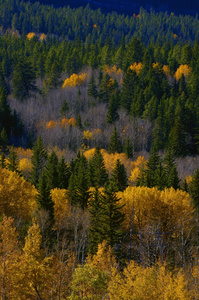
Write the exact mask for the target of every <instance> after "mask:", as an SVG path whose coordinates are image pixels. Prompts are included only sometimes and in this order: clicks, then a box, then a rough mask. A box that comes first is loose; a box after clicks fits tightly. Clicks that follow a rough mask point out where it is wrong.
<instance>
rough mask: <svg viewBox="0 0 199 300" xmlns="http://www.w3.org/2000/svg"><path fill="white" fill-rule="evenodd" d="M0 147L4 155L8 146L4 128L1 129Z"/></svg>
mask: <svg viewBox="0 0 199 300" xmlns="http://www.w3.org/2000/svg"><path fill="white" fill-rule="evenodd" d="M0 145H1V150H2V151H3V152H4V153H6V152H7V147H8V145H9V139H8V135H7V133H6V130H5V127H3V129H2V131H1V134H0Z"/></svg>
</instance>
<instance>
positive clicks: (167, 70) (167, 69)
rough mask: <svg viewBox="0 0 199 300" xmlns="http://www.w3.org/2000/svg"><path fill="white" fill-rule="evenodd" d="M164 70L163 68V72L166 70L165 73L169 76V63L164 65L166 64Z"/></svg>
mask: <svg viewBox="0 0 199 300" xmlns="http://www.w3.org/2000/svg"><path fill="white" fill-rule="evenodd" d="M162 70H163V72H164V74H165V75H166V76H169V75H170V69H169V67H168V66H167V65H164V66H163V67H162Z"/></svg>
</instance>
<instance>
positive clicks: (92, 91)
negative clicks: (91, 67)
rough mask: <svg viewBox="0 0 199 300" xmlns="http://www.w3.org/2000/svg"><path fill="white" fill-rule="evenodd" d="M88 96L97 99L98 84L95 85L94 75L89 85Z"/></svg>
mask: <svg viewBox="0 0 199 300" xmlns="http://www.w3.org/2000/svg"><path fill="white" fill-rule="evenodd" d="M87 93H88V96H89V97H93V98H94V99H96V98H97V95H98V93H97V87H96V83H95V78H94V75H93V74H92V75H91V79H90V81H89V84H88V92H87Z"/></svg>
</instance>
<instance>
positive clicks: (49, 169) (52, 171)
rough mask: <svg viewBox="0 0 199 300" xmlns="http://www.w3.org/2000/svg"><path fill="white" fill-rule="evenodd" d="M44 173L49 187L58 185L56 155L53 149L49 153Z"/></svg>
mask: <svg viewBox="0 0 199 300" xmlns="http://www.w3.org/2000/svg"><path fill="white" fill-rule="evenodd" d="M45 174H46V177H47V181H48V186H49V188H50V189H54V188H56V187H58V186H59V176H58V157H57V155H56V153H55V152H54V151H52V152H51V153H50V155H49V156H48V159H47V163H46V165H45Z"/></svg>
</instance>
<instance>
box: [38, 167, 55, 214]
mask: <svg viewBox="0 0 199 300" xmlns="http://www.w3.org/2000/svg"><path fill="white" fill-rule="evenodd" d="M38 192H39V193H38V196H37V204H38V209H39V210H40V209H44V210H46V211H47V212H48V213H49V217H50V219H51V220H54V203H53V201H52V198H51V195H50V187H49V185H48V178H47V176H46V173H45V171H44V170H42V173H41V176H40V178H39V183H38Z"/></svg>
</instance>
